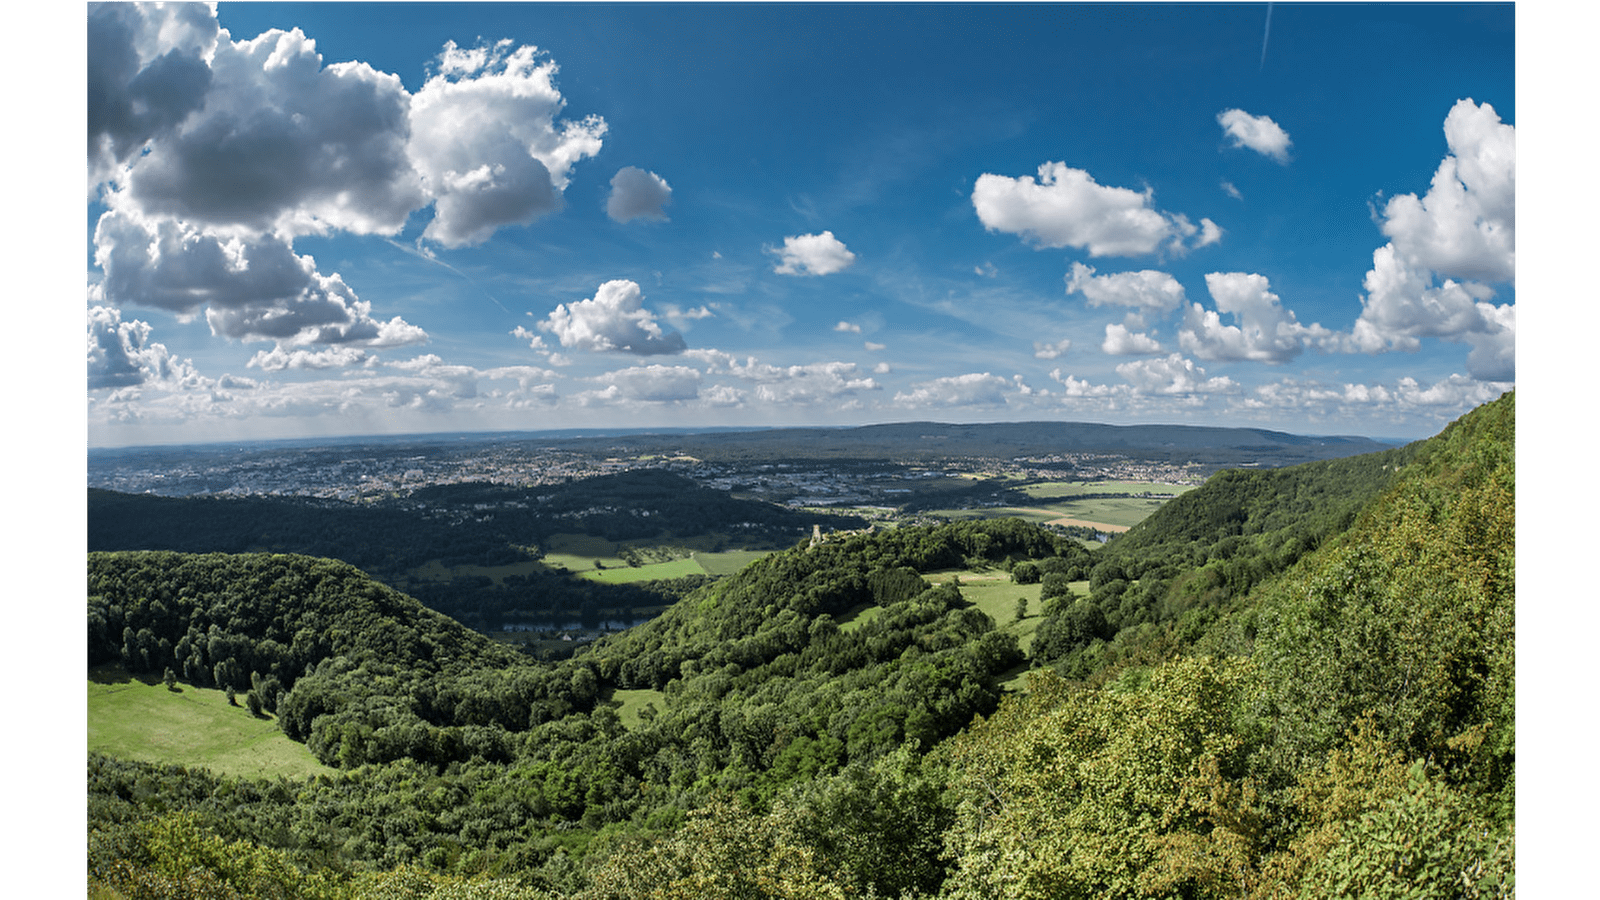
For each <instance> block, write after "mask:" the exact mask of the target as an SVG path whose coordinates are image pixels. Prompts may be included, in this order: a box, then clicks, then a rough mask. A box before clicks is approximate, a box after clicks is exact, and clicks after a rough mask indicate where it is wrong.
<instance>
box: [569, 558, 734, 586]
mask: <svg viewBox="0 0 1600 900" xmlns="http://www.w3.org/2000/svg"><path fill="white" fill-rule="evenodd" d="M580 574H581V575H582V576H583V577H584V578H587V579H589V580H591V581H600V582H604V583H606V584H627V583H629V582H634V581H653V580H655V579H658V578H682V577H684V576H686V575H704V574H706V570H705V569H704V568H701V566H700V563H698V562H696V561H695V559H694V558H693V557H688V558H686V559H674V560H671V561H668V562H659V563H649V564H646V565H642V566H629V565H628V564H627V563H623V564H622V567H620V568H616V567H610V566H608V567H606V568H604V569H590V570H588V571H586V572H582V573H580Z"/></svg>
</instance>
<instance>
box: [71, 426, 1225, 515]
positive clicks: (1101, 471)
mask: <svg viewBox="0 0 1600 900" xmlns="http://www.w3.org/2000/svg"><path fill="white" fill-rule="evenodd" d="M625 449H629V450H631V448H625ZM88 462H89V467H88V486H89V487H95V488H104V489H107V490H114V491H119V492H122V493H134V494H139V493H151V494H157V495H161V496H170V497H186V496H201V495H209V496H298V497H309V498H320V499H326V500H339V501H345V502H351V503H361V502H371V501H375V500H392V499H396V498H399V497H404V496H405V495H407V494H410V493H412V492H414V491H416V490H418V489H421V488H425V487H430V486H434V485H444V484H458V483H465V482H489V483H494V484H505V485H514V486H523V487H533V486H539V485H545V484H560V483H564V482H567V481H575V480H580V479H584V478H589V477H592V476H596V475H605V474H611V473H616V472H620V471H626V470H630V469H642V468H651V469H665V470H668V471H672V472H675V473H678V474H681V475H685V476H688V477H690V478H692V479H694V480H695V481H696V482H698V483H700V484H702V485H704V486H706V487H710V488H714V489H717V490H725V491H730V492H734V493H737V494H740V495H745V496H749V497H752V498H756V499H764V500H768V501H771V502H777V503H785V504H789V505H796V506H871V505H875V504H882V505H889V506H897V505H900V504H901V503H902V502H903V501H904V498H905V495H907V494H911V493H913V492H914V491H916V490H917V489H918V488H924V487H928V486H931V483H933V482H936V481H938V480H943V479H953V478H963V479H974V478H977V479H986V478H1007V479H1025V480H1040V479H1063V478H1070V479H1072V480H1075V481H1099V480H1106V481H1142V482H1157V483H1164V484H1173V485H1194V484H1198V483H1200V482H1202V481H1204V480H1205V477H1206V475H1207V474H1209V472H1208V471H1207V469H1206V467H1202V466H1201V465H1198V464H1195V463H1167V462H1152V461H1148V460H1139V459H1133V458H1129V457H1126V456H1118V455H1115V454H1107V453H1063V454H1052V455H1048V456H1026V457H1018V458H1013V459H998V458H983V457H979V458H972V457H961V458H952V459H935V460H929V459H926V458H919V459H908V460H894V459H881V460H827V459H820V460H819V459H795V460H793V461H787V462H785V461H771V460H761V459H749V460H716V461H712V460H705V459H701V458H698V457H695V456H692V455H689V454H688V453H684V452H679V451H677V450H675V449H671V448H668V449H666V450H665V451H664V452H651V453H636V452H630V453H628V454H627V455H621V454H619V455H611V454H608V453H606V452H604V451H601V452H595V451H593V450H590V449H587V448H585V449H573V448H569V447H563V446H561V445H559V444H554V443H536V442H529V441H505V440H499V439H482V440H471V439H469V438H461V439H456V440H450V441H444V440H426V439H418V441H417V442H415V443H393V442H387V441H385V442H376V443H370V444H366V443H344V444H336V445H330V446H320V447H305V446H292V447H270V446H262V445H246V446H229V445H204V446H193V447H151V448H136V449H125V450H91V451H90V453H89V461H88Z"/></svg>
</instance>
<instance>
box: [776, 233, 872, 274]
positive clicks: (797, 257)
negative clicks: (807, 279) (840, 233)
mask: <svg viewBox="0 0 1600 900" xmlns="http://www.w3.org/2000/svg"><path fill="white" fill-rule="evenodd" d="M767 252H768V253H772V254H775V255H776V256H777V257H778V265H776V266H774V267H773V269H772V271H774V272H777V273H778V274H780V275H832V274H833V273H835V272H842V271H844V270H845V269H847V268H849V267H850V265H851V264H852V263H854V262H855V261H856V255H855V254H854V253H851V252H850V250H849V248H847V247H845V245H844V243H843V242H842V241H840V240H839V239H838V238H836V237H834V236H833V232H831V231H824V232H822V233H821V234H800V235H791V236H789V237H786V238H784V239H783V246H782V247H768V248H767Z"/></svg>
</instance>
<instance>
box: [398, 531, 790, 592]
mask: <svg viewBox="0 0 1600 900" xmlns="http://www.w3.org/2000/svg"><path fill="white" fill-rule="evenodd" d="M741 543H743V544H744V546H741ZM544 550H545V553H544V556H543V558H542V559H539V560H537V561H535V560H527V561H524V562H518V563H510V564H507V565H503V566H476V565H467V566H445V565H444V564H443V563H441V562H440V561H439V560H436V559H435V560H430V561H429V562H428V563H427V564H426V565H422V566H418V567H417V568H415V569H412V570H411V574H412V575H414V576H416V577H417V578H420V579H422V580H424V581H434V582H446V581H450V580H451V579H454V578H470V577H474V576H483V577H486V578H488V579H489V580H490V581H492V582H494V583H495V584H497V585H499V584H504V583H505V579H506V578H507V576H511V575H531V574H533V573H535V572H538V571H541V570H544V569H562V570H565V571H568V572H571V573H573V574H574V575H578V576H581V577H584V578H589V579H592V580H594V581H603V582H606V583H608V584H623V583H627V582H632V581H652V580H655V579H664V578H682V577H683V576H685V575H732V574H734V573H735V572H738V571H739V570H740V569H743V568H744V567H745V566H747V565H749V564H750V563H752V562H754V561H755V560H758V559H760V558H761V557H763V556H766V555H767V554H769V553H772V552H773V550H772V549H770V548H762V549H755V548H752V547H750V546H749V542H741V541H739V540H735V539H731V538H729V537H728V536H726V535H719V534H705V535H696V536H694V537H689V538H682V539H678V538H673V539H672V543H670V544H660V543H654V542H650V541H608V540H606V539H605V538H602V537H596V536H594V535H589V534H555V535H551V536H550V538H549V540H547V541H546V542H545V547H544Z"/></svg>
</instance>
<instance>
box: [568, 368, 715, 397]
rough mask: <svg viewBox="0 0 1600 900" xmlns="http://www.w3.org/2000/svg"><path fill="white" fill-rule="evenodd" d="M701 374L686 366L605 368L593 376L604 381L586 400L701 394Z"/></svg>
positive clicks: (599, 380) (598, 380) (599, 381)
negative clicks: (613, 369)
mask: <svg viewBox="0 0 1600 900" xmlns="http://www.w3.org/2000/svg"><path fill="white" fill-rule="evenodd" d="M701 377H702V376H701V374H700V372H699V370H697V369H693V368H690V367H689V366H662V365H648V366H634V367H632V368H627V369H618V370H617V371H615V372H607V373H606V374H604V375H600V376H598V377H597V378H595V381H596V382H598V383H600V384H604V385H606V387H605V388H604V389H602V390H601V391H599V392H596V393H594V394H591V395H589V398H588V399H589V401H590V402H591V403H593V402H604V401H615V400H627V401H644V402H649V403H674V402H682V401H687V400H693V399H695V398H696V397H698V396H699V394H700V380H701Z"/></svg>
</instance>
